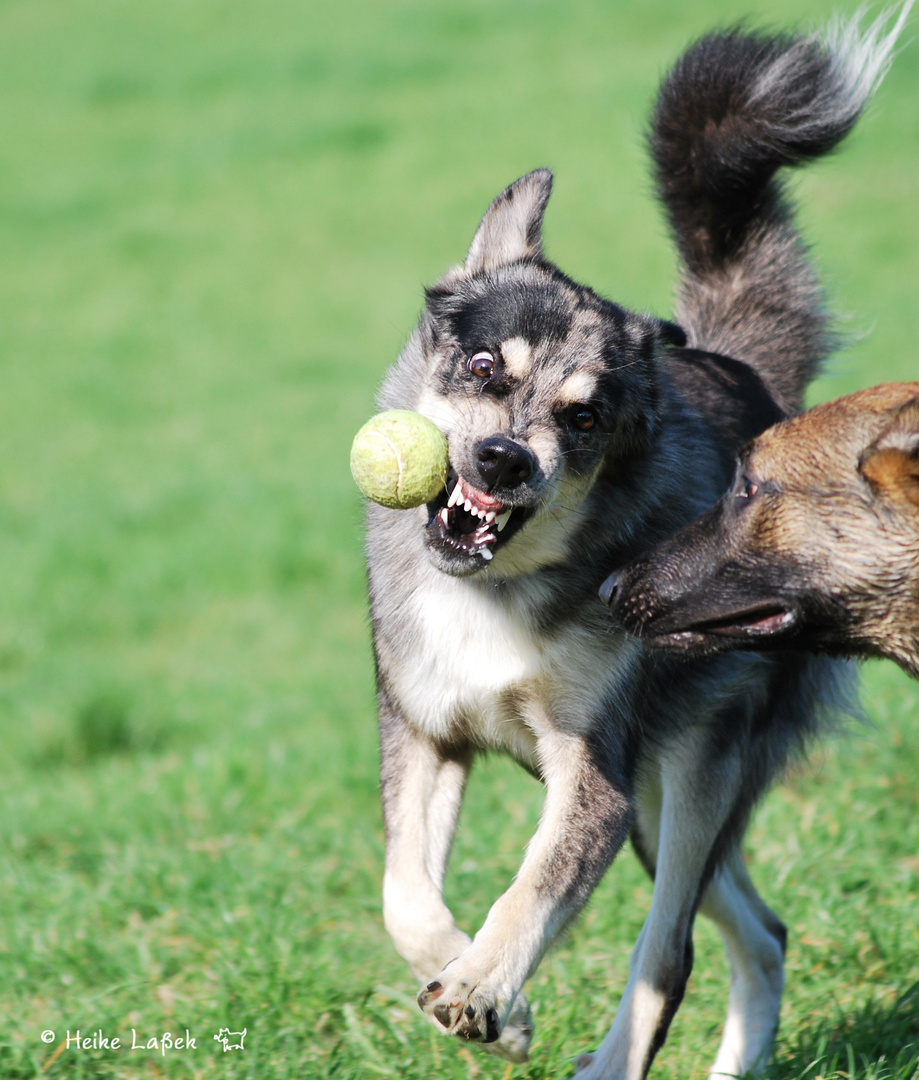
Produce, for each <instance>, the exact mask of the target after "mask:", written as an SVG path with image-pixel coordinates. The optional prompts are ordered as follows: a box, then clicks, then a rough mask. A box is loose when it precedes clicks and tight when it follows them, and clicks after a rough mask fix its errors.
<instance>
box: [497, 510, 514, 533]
mask: <svg viewBox="0 0 919 1080" xmlns="http://www.w3.org/2000/svg"><path fill="white" fill-rule="evenodd" d="M512 513H513V510H505V511H504V513H503V514H502V515H501V516H500V517H499V518H497V519H496V521H495V524H496V525H497V526H498V532H501V531H502V530H503V529H504V526H505V525H506V524H507V522H508V519H509V518H510V516H511V514H512Z"/></svg>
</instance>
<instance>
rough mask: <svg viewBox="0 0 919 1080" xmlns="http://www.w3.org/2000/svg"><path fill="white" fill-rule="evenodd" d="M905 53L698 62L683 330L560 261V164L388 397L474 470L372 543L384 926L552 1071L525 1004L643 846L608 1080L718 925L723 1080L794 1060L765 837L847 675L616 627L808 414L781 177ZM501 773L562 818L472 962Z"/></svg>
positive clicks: (858, 44) (681, 126)
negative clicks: (488, 783) (645, 882)
mask: <svg viewBox="0 0 919 1080" xmlns="http://www.w3.org/2000/svg"><path fill="white" fill-rule="evenodd" d="M901 21H902V20H901ZM898 28H899V25H898V27H897V29H898ZM895 36H896V30H894V31H892V32H890V33H887V32H885V31H883V30H882V29H880V28H878V27H875V28H873V29H872V30H869V31H867V32H866V33H865V34H860V33H859V32H858V31H857V29H856V28H855V27H851V26H850V27H848V28H842V29H840V30H838V31H836V32H835V33H832V34H828V35H825V36H823V37H806V38H805V37H798V36H793V35H789V36H764V35H758V34H755V33H748V32H746V31H730V32H726V33H721V34H716V35H713V36H710V37H707V38H704V39H702V40H701V41H700V42H699V43H698V44H697V45H695V46H694V47H693V48H691V49H690V50H689V51H688V52H687V53H686V54H685V55H684V56H683V57H682V59H681V60H680V61H679V62H678V63H677V65H676V66H675V67H674V69H673V71H672V72H671V73H670V75H669V76H668V77H667V79H666V80H665V81H664V84H663V86H662V88H661V90H660V94H659V98H658V101H657V104H656V107H655V111H654V115H653V119H652V125H651V133H650V146H651V153H652V157H653V160H654V167H655V174H656V181H657V190H658V193H659V196H660V198H661V201H662V202H663V205H664V207H665V210H666V212H667V214H668V216H669V220H670V224H671V228H672V231H673V235H674V238H675V241H676V243H677V246H678V249H679V253H680V256H681V261H682V267H683V271H682V281H681V286H680V295H679V300H678V305H677V310H676V319H677V323H678V324H679V325H677V324H675V323H671V322H664V321H661V320H659V319H656V318H651V317H649V316H646V315H640V314H635V313H632V312H629V311H626V310H624V309H623V308H621V307H618V306H617V305H616V304H614V303H611V302H609V301H607V300H605V299H603V298H601V297H600V296H598V295H597V294H596V293H595V292H593V291H591V290H590V289H589V288H586V287H584V286H582V285H579V284H576V283H575V282H574V281H572V280H571V279H570V278H568V277H566V276H565V275H564V274H562V273H561V272H560V271H559V270H558V269H557V268H556V267H555V266H554V265H552V264H551V263H550V262H548V261H547V260H546V258H545V256H544V254H543V250H542V242H541V225H542V218H543V214H544V211H545V209H546V203H547V200H548V198H549V192H550V188H551V183H552V177H551V174H550V173H549V172H548V171H545V170H539V171H536V172H532V173H529V174H528V175H527V176H524V177H523V178H522V179H520V180H518V181H517V182H516V183H514V184H512V185H511V186H510V187H508V188H507V189H506V190H505V191H504V192H503V193H502V194H501V195H499V196H498V198H497V199H496V200H495V202H494V203H493V204H492V205H491V207H490V208H489V210H488V211H487V213H486V214H485V217H484V218H483V220H482V222H481V224H480V226H479V228H478V231H477V232H476V234H475V236H474V238H473V241H472V245H471V247H470V249H469V252H468V255H467V256H466V260H465V262H464V264H463V265H462V266H459V267H457V268H455V269H453V270H451V271H450V272H448V273H447V274H446V276H445V277H444V278H443V279H442V280H441V281H440V282H438V284H437V285H435V286H434V287H433V288H431V289H429V290H428V291H427V294H426V305H425V309H424V311H423V313H422V315H421V319H420V322H419V325H418V327H417V329H416V331H415V332H414V333H413V335H412V337H411V339H410V340H409V342H408V344H407V345H406V347H405V350H404V351H403V353H402V355H401V356H400V358H399V360H398V362H397V364H396V365H395V366H394V367H393V368H392V370H391V371H390V372H389V374H388V376H387V378H386V380H385V382H384V385H383V388H382V390H381V393H380V397H379V405H380V406H381V407H382V408H395V407H401V408H410V409H415V410H417V411H419V412H421V413H423V414H424V415H426V416H428V417H429V418H430V419H432V420H433V421H434V422H435V423H436V424H438V425H439V426H440V427H441V429H442V430H443V431H444V433H445V434H446V436H447V438H448V442H449V448H450V461H451V474H450V478H449V480H448V483H447V486H446V487H445V489H444V490H443V491H442V492H441V494H440V495H439V496H438V497H437V498H435V499H434V500H433V501H432V502H430V503H429V504H428V505H427V506H425V507H422V508H420V509H418V510H416V511H392V510H385V509H383V508H381V507H377V506H370V507H369V511H368V532H367V555H368V567H369V584H370V597H371V612H372V624H373V638H374V647H375V655H376V663H377V676H378V690H379V713H380V735H381V744H382V798H383V811H384V821H385V830H386V845H387V846H386V868H385V878H384V917H385V922H386V926H387V929H388V930H389V932H390V934H391V935H392V938H393V940H394V942H395V945H396V948H397V949H398V951H399V952H400V953H401V954H402V956H403V957H405V959H406V960H407V961H408V962H409V964H410V965H411V967H412V970H413V971H414V973H415V975H416V976H417V977H418V978H419V979H420V980H421V981H422V983H423V988H422V990H421V992H420V994H419V997H418V1001H419V1005H420V1006H421V1008H422V1010H423V1011H424V1013H425V1015H426V1016H427V1017H428V1018H429V1019H430V1021H431V1023H432V1024H433V1025H434V1026H435V1027H436V1028H438V1029H439V1030H441V1031H442V1032H444V1033H447V1034H450V1035H455V1036H458V1037H460V1038H461V1039H468V1040H474V1041H478V1042H481V1043H483V1044H486V1046H487V1048H489V1049H491V1050H492V1051H494V1052H497V1053H499V1054H501V1055H503V1056H504V1057H506V1058H509V1059H510V1060H512V1061H521V1060H525V1059H526V1056H527V1051H528V1046H529V1043H530V1040H531V1037H532V1032H533V1024H532V1019H531V1014H530V1009H529V1007H528V1004H527V1001H526V998H525V997H524V994H523V986H524V983H525V982H526V980H527V978H528V977H529V976H530V975H531V974H532V973H533V971H534V970H535V968H536V966H537V965H538V963H539V961H540V959H541V957H542V956H543V954H544V953H545V951H546V949H547V948H548V947H549V945H550V944H551V942H552V941H553V940H554V939H555V937H556V936H557V935H558V934H559V932H560V931H561V930H562V929H563V928H564V927H565V926H566V925H568V924H570V923H571V922H572V920H573V919H575V917H576V916H577V915H578V913H579V912H580V911H581V909H582V908H583V906H584V904H585V903H586V901H587V899H588V898H589V896H590V894H591V892H592V890H593V889H594V887H595V886H596V884H597V882H598V881H599V880H600V878H601V877H602V875H603V874H604V872H605V871H606V869H607V867H608V866H609V865H610V863H611V862H612V860H613V859H614V857H615V856H616V854H617V852H618V851H619V850H620V848H621V847H622V846H623V844H624V843H625V841H626V840H627V839H628V838H629V837H631V839H632V841H633V843H634V846H635V849H636V851H637V853H638V856H639V858H640V859H641V861H642V863H643V864H644V866H645V867H646V868H647V870H648V872H649V873H650V874H651V875H652V876H653V877H654V882H655V885H654V899H653V903H652V905H651V910H650V913H649V915H648V918H647V922H646V924H645V927H644V930H643V931H642V933H641V935H640V937H639V939H638V942H637V944H636V946H635V950H634V952H633V954H632V959H631V965H630V974H629V979H628V983H627V985H626V988H625V991H624V994H623V997H622V1001H621V1004H620V1007H619V1010H618V1012H617V1015H616V1019H615V1022H614V1024H613V1026H612V1029H611V1030H610V1032H609V1034H608V1036H607V1037H606V1038H605V1040H604V1041H603V1043H602V1045H601V1046H600V1048H599V1049H598V1050H597V1051H596V1052H595V1053H593V1054H592V1055H584V1056H583V1057H582V1058H580V1060H579V1062H578V1066H579V1070H580V1071H579V1073H578V1075H579V1077H583V1078H584V1080H592V1078H596V1077H617V1078H625V1080H637V1078H639V1077H643V1076H644V1075H645V1074H646V1072H647V1071H648V1069H649V1067H650V1064H651V1061H652V1059H653V1057H654V1055H655V1053H656V1051H657V1050H658V1049H659V1047H660V1046H661V1044H662V1043H663V1041H664V1038H665V1036H666V1032H667V1028H668V1025H669V1023H670V1021H671V1019H672V1017H673V1015H674V1012H675V1011H676V1009H677V1006H678V1005H679V1002H680V1000H681V998H682V996H683V992H684V988H685V985H686V980H687V978H688V976H689V972H690V968H691V966H692V927H693V921H694V918H695V915H696V912H697V911H702V912H704V913H705V914H706V915H708V916H710V917H711V918H712V919H714V920H715V922H716V924H717V925H718V927H719V929H720V931H721V933H722V935H723V938H724V943H725V948H726V950H727V954H728V958H729V961H730V966H731V982H730V999H729V1004H728V1014H727V1022H726V1025H725V1030H724V1036H723V1040H722V1044H721V1048H720V1050H719V1052H718V1055H717V1058H716V1061H715V1064H714V1067H713V1074H728V1075H737V1074H741V1073H743V1072H744V1071H745V1070H747V1069H749V1068H752V1067H755V1066H756V1065H757V1064H758V1063H760V1062H762V1061H763V1059H764V1057H765V1055H767V1053H768V1051H769V1047H770V1045H771V1041H772V1037H773V1032H774V1029H775V1026H776V1022H777V1017H778V1011H779V1002H780V996H781V990H782V983H783V955H784V945H785V930H784V927H783V925H782V923H781V922H780V920H779V919H778V918H777V917H776V916H775V915H774V914H773V913H772V912H771V911H770V910H769V909H768V908H767V907H766V905H765V904H764V903H763V901H762V900H761V899H760V897H759V896H758V895H757V893H756V891H755V889H754V887H753V885H752V883H751V881H750V879H749V877H748V876H747V872H746V870H745V868H744V864H743V859H742V857H741V854H740V843H741V839H742V836H743V833H744V829H745V826H746V824H747V819H748V817H749V814H750V811H751V808H752V806H753V805H754V803H755V802H756V800H757V798H758V797H759V796H760V795H761V794H762V793H763V792H764V790H765V789H766V788H767V786H768V784H769V783H770V781H771V779H772V778H773V777H774V775H775V774H776V772H777V771H778V770H780V769H781V768H782V766H783V765H784V763H785V762H786V760H787V759H788V758H789V755H791V754H793V753H794V752H795V751H796V749H797V748H799V747H800V745H801V744H802V743H803V742H804V741H805V740H806V738H807V737H808V736H809V735H810V734H811V733H813V732H814V731H815V730H816V729H817V728H818V727H819V723H820V717H821V716H822V714H823V711H824V709H825V707H826V706H827V704H828V703H832V702H833V701H834V699H835V698H836V696H837V695H838V694H839V693H840V692H841V688H842V687H843V686H844V684H845V683H846V682H847V674H848V669H847V667H846V665H845V663H844V662H840V661H837V660H834V659H829V658H825V657H824V658H819V657H806V656H801V655H784V654H783V655H781V656H770V657H764V656H760V655H757V654H740V653H738V654H729V655H726V656H716V657H713V658H710V659H705V660H701V661H699V662H698V663H680V662H678V661H677V660H676V659H674V658H671V657H670V656H668V655H660V654H655V653H653V652H651V651H648V650H645V649H644V647H643V646H642V645H641V643H640V642H638V641H636V640H634V639H632V638H629V637H628V636H626V635H625V634H624V633H623V632H621V631H620V630H618V629H616V628H615V627H613V625H612V624H611V621H610V619H609V616H608V613H607V610H606V608H605V607H604V605H603V603H602V602H601V600H600V599H599V597H598V592H597V590H598V587H599V585H600V583H601V581H602V579H603V578H604V576H605V574H606V573H607V572H608V570H609V568H610V567H613V566H618V565H623V564H624V563H625V562H626V561H627V560H629V559H630V558H632V557H634V556H636V555H637V554H639V553H641V552H642V551H645V550H647V549H648V548H649V547H650V546H652V545H653V544H655V543H656V542H658V541H660V540H662V539H663V538H665V537H667V536H668V535H670V534H671V533H672V532H674V531H675V530H676V529H677V528H678V527H679V526H681V525H682V524H684V523H685V522H688V521H689V520H691V519H692V518H693V517H695V516H696V515H697V514H698V513H699V512H700V511H701V510H703V509H704V508H705V507H707V506H710V505H711V504H712V503H713V502H714V501H715V500H716V499H717V497H718V496H719V495H720V493H721V492H722V491H724V490H725V488H726V487H727V485H728V483H729V482H730V478H731V474H732V471H733V462H734V457H735V454H736V452H737V450H738V448H739V447H740V445H741V444H742V443H744V442H746V441H747V440H748V439H749V438H751V437H752V436H754V435H755V434H757V433H758V432H760V431H761V430H763V429H764V428H766V427H767V426H769V425H770V424H771V423H773V422H774V421H777V420H780V419H781V418H782V417H783V416H786V415H788V414H790V413H793V412H795V411H797V410H798V409H799V408H800V406H801V401H802V394H803V390H804V387H805V385H806V383H807V381H808V379H809V378H810V377H811V376H812V375H813V373H814V372H815V370H816V369H817V367H818V365H819V363H820V361H821V359H822V358H823V357H824V355H825V354H826V352H827V351H828V348H829V343H830V334H829V333H828V330H827V322H826V317H825V315H824V313H823V311H822V308H821V300H820V289H819V286H818V284H817V282H816V279H815V275H814V272H813V270H812V268H811V266H810V263H809V261H808V258H807V253H806V249H805V247H804V245H803V243H802V241H801V239H800V238H799V236H798V234H797V232H796V231H795V228H794V225H793V220H792V213H791V211H790V209H789V206H788V203H787V200H786V198H785V196H784V194H783V191H782V187H781V185H780V183H779V182H778V180H777V179H776V175H775V174H776V172H777V170H778V169H779V167H780V166H784V165H795V164H799V163H802V162H805V161H807V160H808V159H811V158H814V157H817V156H819V155H821V154H824V153H826V152H828V151H829V150H830V149H832V148H833V147H834V146H835V145H836V144H837V143H838V142H839V141H840V140H841V139H842V138H843V137H844V136H845V135H846V133H847V132H848V131H849V130H850V129H851V127H852V126H853V124H854V123H855V121H856V120H857V118H858V117H859V115H860V113H861V112H862V110H863V108H864V106H865V103H866V101H867V100H868V98H869V97H870V95H871V93H872V91H873V89H874V87H875V86H876V85H877V82H878V81H879V79H880V78H881V76H882V74H883V71H884V69H885V67H886V64H887V63H888V61H889V57H890V53H891V50H892V47H893V42H894V39H895ZM841 663H842V666H840V664H841ZM488 750H498V751H503V752H505V753H508V754H510V755H511V756H512V757H513V758H515V759H516V760H517V761H518V762H520V763H521V764H522V765H523V766H524V767H525V768H527V769H528V770H530V771H531V772H532V773H534V774H535V775H536V776H538V777H539V778H540V779H541V780H542V781H543V782H544V784H545V787H546V798H545V805H544V808H543V812H542V816H541V819H540V822H539V826H538V828H537V830H536V833H535V835H534V837H533V839H532V841H531V843H530V844H529V846H528V849H527V852H526V856H525V858H524V860H523V863H522V865H521V867H520V871H519V873H518V874H517V876H516V878H515V879H514V881H513V883H512V884H511V885H510V887H509V888H508V890H507V891H506V892H505V893H504V894H503V896H501V897H500V898H499V899H498V900H497V901H496V902H495V904H494V906H493V907H492V909H491V911H490V912H489V914H488V917H487V918H486V920H485V923H484V925H483V926H482V927H481V929H480V930H479V931H478V933H477V934H476V935H475V937H474V938H472V939H470V938H469V937H468V936H467V935H466V934H465V933H464V932H463V931H461V930H460V929H458V927H457V925H456V923H455V922H454V919H453V916H452V914H451V913H450V911H449V910H448V909H447V907H446V906H445V903H444V900H443V897H442V884H443V880H444V874H445V868H446V863H447V859H448V855H449V851H450V847H451V843H452V839H453V835H454V830H455V827H456V822H457V816H458V813H459V809H460V802H461V799H462V796H463V790H464V787H465V783H466V779H467V776H468V773H469V769H470V767H471V765H472V763H473V761H474V759H475V757H476V755H477V754H479V753H480V752H483V751H488Z"/></svg>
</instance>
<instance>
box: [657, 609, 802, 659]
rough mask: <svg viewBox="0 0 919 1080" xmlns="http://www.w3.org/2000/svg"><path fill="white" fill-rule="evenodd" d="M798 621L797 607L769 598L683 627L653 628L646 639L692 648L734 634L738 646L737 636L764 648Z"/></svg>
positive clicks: (662, 643)
mask: <svg viewBox="0 0 919 1080" xmlns="http://www.w3.org/2000/svg"><path fill="white" fill-rule="evenodd" d="M797 622H798V614H797V611H796V610H795V609H794V608H793V607H788V606H786V605H784V604H782V603H780V602H779V601H775V600H768V601H764V602H762V603H759V604H756V605H755V606H753V607H749V608H744V609H741V610H737V611H731V612H725V613H723V614H720V615H718V616H716V617H713V618H710V619H704V620H700V621H699V622H693V623H690V624H688V625H685V626H684V628H683V629H680V630H665V629H661V630H659V631H656V630H653V629H652V630H651V631H650V632H649V633H648V634H647V635H646V640H647V641H649V642H650V643H651V644H654V645H661V646H668V645H669V646H673V647H675V648H683V649H692V648H694V647H698V646H705V645H708V646H710V647H715V648H717V645H718V641H717V639H719V638H723V639H731V638H733V639H734V641H735V647H736V643H737V640H738V639H741V640H745V641H749V644H750V647H752V648H762V647H763V646H764V645H765V644H766V640H767V639H769V638H772V637H775V636H779V635H783V634H784V633H785V632H786V631H789V630H791V629H792V628H793V627H794V626H795V625H796V623H797ZM713 639H714V640H713ZM724 644H725V645H726V644H727V641H725V643H724Z"/></svg>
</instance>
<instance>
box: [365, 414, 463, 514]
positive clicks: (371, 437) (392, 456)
mask: <svg viewBox="0 0 919 1080" xmlns="http://www.w3.org/2000/svg"><path fill="white" fill-rule="evenodd" d="M448 468H449V459H448V456H447V440H446V439H445V438H444V436H443V433H442V432H441V431H440V429H439V428H438V427H437V426H436V425H435V424H432V423H431V421H430V420H428V419H427V417H424V416H422V415H421V414H420V413H416V412H411V411H410V410H409V409H390V410H389V411H388V412H381V413H378V414H377V415H376V416H373V417H371V418H370V419H369V420H368V421H367V423H366V424H364V426H363V427H362V428H361V430H360V431H359V432H358V433H357V434H356V435H355V436H354V442H353V444H352V445H351V475H352V476H353V477H354V480H355V483H356V484H357V486H358V487H359V488H360V489H361V491H362V492H363V493H364V494H365V495H366V496H367V498H368V499H373V501H374V502H377V503H380V505H381V506H388V507H389V508H390V509H391V510H408V509H410V508H411V507H413V506H421V504H422V503H426V502H428V500H430V499H433V498H434V496H435V495H436V494H437V493H438V491H440V489H441V488H442V487H443V486H444V484H445V483H446V481H447V469H448Z"/></svg>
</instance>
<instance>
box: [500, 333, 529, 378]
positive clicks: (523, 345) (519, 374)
mask: <svg viewBox="0 0 919 1080" xmlns="http://www.w3.org/2000/svg"><path fill="white" fill-rule="evenodd" d="M501 356H502V357H503V359H504V366H505V368H506V369H507V371H508V374H510V375H513V376H514V378H515V379H522V378H524V377H525V376H526V374H527V373H528V372H529V370H530V368H531V367H532V366H533V346H532V345H531V344H530V343H529V342H528V341H526V340H525V339H524V338H522V337H512V338H508V339H507V341H502V342H501Z"/></svg>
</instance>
